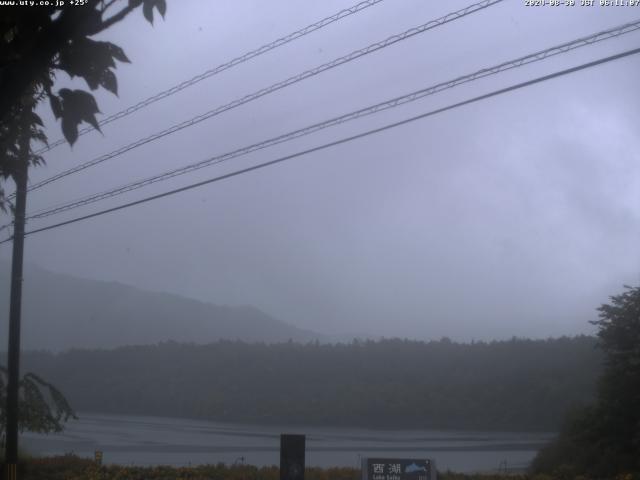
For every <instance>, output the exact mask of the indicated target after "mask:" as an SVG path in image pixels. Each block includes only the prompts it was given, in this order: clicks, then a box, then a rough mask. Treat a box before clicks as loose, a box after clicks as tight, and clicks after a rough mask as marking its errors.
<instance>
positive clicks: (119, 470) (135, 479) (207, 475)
mask: <svg viewBox="0 0 640 480" xmlns="http://www.w3.org/2000/svg"><path fill="white" fill-rule="evenodd" d="M18 478H20V479H21V480H41V479H47V480H177V479H181V480H182V479H185V480H186V479H189V480H279V478H280V477H279V469H278V468H277V467H261V468H258V467H253V466H249V465H243V466H226V465H224V464H217V465H202V466H194V467H170V466H158V467H135V466H120V465H107V466H98V465H96V464H95V463H94V462H93V461H92V460H90V459H85V458H80V457H77V456H74V455H64V456H59V457H47V458H31V459H28V460H26V461H25V462H24V463H23V464H22V465H21V472H20V474H19V476H18ZM438 478H439V479H440V480H505V478H506V479H510V480H570V479H571V480H574V479H575V480H581V479H582V480H586V479H584V477H578V478H575V477H573V476H569V475H566V474H565V475H563V474H562V472H558V474H557V475H555V476H547V475H534V476H532V475H510V474H471V475H467V474H460V473H451V472H441V473H439V475H438ZM305 480H360V470H358V469H355V468H326V469H323V468H309V469H307V470H306V472H305ZM615 480H640V475H622V476H619V477H616V478H615Z"/></svg>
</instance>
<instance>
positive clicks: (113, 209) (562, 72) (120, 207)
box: [0, 48, 640, 244]
mask: <svg viewBox="0 0 640 480" xmlns="http://www.w3.org/2000/svg"><path fill="white" fill-rule="evenodd" d="M638 53H640V48H635V49H632V50H627V51H625V52H622V53H618V54H615V55H610V56H608V57H604V58H600V59H598V60H594V61H591V62H588V63H583V64H581V65H578V66H576V67H571V68H567V69H564V70H560V71H558V72H554V73H551V74H548V75H544V76H541V77H537V78H534V79H532V80H527V81H525V82H521V83H517V84H515V85H511V86H509V87H505V88H501V89H499V90H494V91H492V92H490V93H486V94H484V95H479V96H477V97H473V98H471V99H468V100H464V101H462V102H458V103H454V104H451V105H448V106H446V107H442V108H438V109H435V110H431V111H429V112H426V113H423V114H420V115H416V116H414V117H410V118H407V119H405V120H401V121H399V122H395V123H391V124H387V125H385V126H383V127H379V128H374V129H371V130H367V131H366V132H362V133H359V134H357V135H352V136H350V137H345V138H342V139H340V140H335V141H333V142H329V143H325V144H323V145H319V146H317V147H313V148H309V149H307V150H303V151H300V152H296V153H293V154H291V155H286V156H284V157H280V158H277V159H275V160H271V161H268V162H264V163H260V164H258V165H253V166H251V167H247V168H243V169H241V170H237V171H235V172H231V173H227V174H225V175H220V176H217V177H214V178H210V179H208V180H203V181H201V182H197V183H192V184H190V185H187V186H184V187H180V188H176V189H174V190H170V191H167V192H164V193H160V194H157V195H152V196H150V197H146V198H142V199H140V200H136V201H133V202H129V203H125V204H123V205H118V206H116V207H111V208H107V209H105V210H101V211H98V212H95V213H91V214H88V215H83V216H81V217H76V218H72V219H70V220H66V221H64V222H59V223H56V224H53V225H48V226H46V227H42V228H38V229H35V230H30V231H29V232H25V235H33V234H35V233H39V232H44V231H47V230H52V229H55V228H60V227H63V226H65V225H70V224H73V223H77V222H80V221H83V220H88V219H90V218H95V217H99V216H102V215H105V214H107V213H111V212H116V211H118V210H123V209H126V208H130V207H133V206H136V205H140V204H143V203H147V202H151V201H154V200H159V199H161V198H164V197H168V196H170V195H175V194H177V193H181V192H185V191H187V190H192V189H194V188H198V187H202V186H204V185H208V184H211V183H214V182H219V181H221V180H225V179H228V178H232V177H236V176H238V175H242V174H245V173H249V172H252V171H255V170H259V169H263V168H266V167H269V166H272V165H276V164H278V163H282V162H285V161H287V160H291V159H294V158H298V157H301V156H303V155H308V154H310V153H314V152H318V151H321V150H325V149H327V148H330V147H335V146H337V145H342V144H344V143H348V142H351V141H353V140H357V139H360V138H364V137H368V136H370V135H374V134H377V133H381V132H384V131H387V130H390V129H393V128H397V127H399V126H402V125H406V124H408V123H411V122H415V121H417V120H421V119H424V118H427V117H431V116H434V115H437V114H440V113H444V112H447V111H450V110H453V109H456V108H459V107H462V106H465V105H469V104H472V103H476V102H479V101H482V100H487V99H489V98H492V97H496V96H498V95H503V94H505V93H508V92H512V91H515V90H519V89H522V88H525V87H529V86H531V85H535V84H537V83H542V82H545V81H548V80H551V79H554V78H558V77H562V76H565V75H569V74H571V73H575V72H578V71H581V70H586V69H588V68H593V67H595V66H598V65H602V64H604V63H608V62H612V61H614V60H619V59H621V58H625V57H628V56H631V55H636V54H638ZM9 241H11V237H9V238H7V239H5V240H3V241H1V242H0V244H3V243H6V242H9Z"/></svg>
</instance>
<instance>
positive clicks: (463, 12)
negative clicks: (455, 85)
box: [9, 0, 504, 198]
mask: <svg viewBox="0 0 640 480" xmlns="http://www.w3.org/2000/svg"><path fill="white" fill-rule="evenodd" d="M503 1H504V0H483V1H482V2H479V3H474V4H472V5H469V6H467V7H465V8H463V9H460V10H457V11H455V12H452V13H449V14H447V15H444V16H442V17H440V18H437V19H435V20H431V21H429V22H427V23H424V24H422V25H419V26H417V27H414V28H411V29H409V30H406V31H405V32H403V33H399V34H396V35H393V36H391V37H389V38H387V39H386V40H383V41H381V42H376V43H373V44H371V45H369V46H367V47H365V48H361V49H359V50H355V51H353V52H351V53H349V54H348V55H344V56H342V57H340V58H337V59H335V60H332V61H330V62H327V63H324V64H322V65H320V66H317V67H315V68H312V69H310V70H306V71H304V72H302V73H300V74H298V75H294V76H292V77H289V78H287V79H286V80H282V81H280V82H278V83H275V84H273V85H271V86H269V87H266V88H263V89H261V90H258V91H256V92H254V93H251V94H249V95H246V96H244V97H242V98H239V99H236V100H234V101H232V102H230V103H227V104H225V105H221V106H219V107H217V108H215V109H213V110H209V111H208V112H206V113H203V114H201V115H198V116H195V117H193V118H191V119H189V120H186V121H184V122H181V123H179V124H176V125H173V126H171V127H169V128H167V129H165V130H162V131H161V132H157V133H154V134H152V135H149V136H148V137H145V138H142V139H139V140H136V141H135V142H132V143H130V144H128V145H125V146H123V147H121V148H119V149H117V150H114V151H112V152H110V153H107V154H105V155H101V156H99V157H97V158H94V159H93V160H89V161H87V162H85V163H82V164H80V165H77V166H76V167H73V168H70V169H68V170H65V171H64V172H61V173H59V174H57V175H54V176H52V177H49V178H47V179H44V180H42V181H40V182H37V183H35V184H33V185H31V186H29V188H28V191H33V190H36V189H38V188H41V187H43V186H45V185H48V184H49V183H51V182H55V181H56V180H59V179H61V178H64V177H67V176H69V175H72V174H74V173H77V172H80V171H82V170H84V169H86V168H89V167H93V166H95V165H98V164H100V163H102V162H105V161H107V160H110V159H112V158H115V157H118V156H120V155H122V154H124V153H126V152H128V151H130V150H133V149H135V148H138V147H140V146H142V145H146V144H147V143H150V142H153V141H155V140H158V139H160V138H163V137H165V136H167V135H171V134H172V133H175V132H178V131H180V130H183V129H185V128H188V127H192V126H193V125H196V124H198V123H200V122H202V121H204V120H208V119H210V118H212V117H214V116H216V115H220V114H221V113H223V112H226V111H229V110H231V109H233V108H236V107H239V106H240V105H244V104H245V103H248V102H251V101H253V100H257V99H258V98H261V97H264V96H265V95H269V94H271V93H273V92H276V91H278V90H281V89H283V88H285V87H288V86H290V85H293V84H295V83H298V82H301V81H303V80H306V79H308V78H311V77H314V76H316V75H318V74H320V73H322V72H325V71H327V70H330V69H332V68H335V67H338V66H340V65H343V64H345V63H348V62H351V61H353V60H356V59H358V58H360V57H363V56H365V55H368V54H370V53H373V52H376V51H378V50H381V49H383V48H386V47H389V46H391V45H394V44H396V43H398V42H401V41H403V40H407V39H408V38H411V37H413V36H415V35H418V34H421V33H424V32H426V31H429V30H431V29H433V28H436V27H439V26H441V25H444V24H446V23H449V22H452V21H454V20H458V19H461V18H463V17H466V16H467V15H471V14H472V13H476V12H478V11H481V10H484V9H485V8H488V7H490V6H493V5H495V4H498V3H501V2H503ZM9 198H12V196H9Z"/></svg>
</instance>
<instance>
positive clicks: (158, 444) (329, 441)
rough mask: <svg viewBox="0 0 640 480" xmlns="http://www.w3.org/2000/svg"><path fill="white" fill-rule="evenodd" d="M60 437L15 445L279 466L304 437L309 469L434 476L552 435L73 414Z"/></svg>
mask: <svg viewBox="0 0 640 480" xmlns="http://www.w3.org/2000/svg"><path fill="white" fill-rule="evenodd" d="M78 416H79V417H80V419H79V420H77V421H76V420H74V421H70V422H69V423H68V424H67V428H66V430H65V431H64V433H60V434H51V435H36V434H32V433H25V434H23V435H22V437H21V445H22V446H23V447H25V448H26V449H27V450H28V451H30V452H33V453H40V454H44V455H60V454H64V453H69V452H73V453H75V454H76V455H80V456H83V457H93V454H94V451H95V450H102V451H103V452H104V462H105V463H117V464H124V465H131V464H134V465H159V464H164V465H167V464H168V465H176V466H182V465H189V464H191V465H197V464H205V463H218V462H223V463H227V464H231V463H234V462H242V461H243V460H242V459H244V463H247V464H251V465H258V466H262V465H277V464H278V463H279V458H280V457H279V447H280V434H281V433H302V434H306V435H307V458H306V463H307V466H321V467H329V466H346V467H357V466H359V465H360V458H361V457H367V456H370V457H372V456H375V457H387V456H389V457H417V458H432V459H435V461H436V465H437V468H438V469H439V470H447V469H450V470H455V471H460V472H473V471H496V470H498V469H499V468H500V467H502V468H504V465H505V462H506V466H507V468H508V469H522V468H526V466H527V465H528V464H529V462H531V460H532V459H533V457H534V455H535V453H536V451H537V450H538V449H539V448H540V447H541V446H542V445H543V444H544V443H545V442H547V441H548V440H549V439H551V438H552V436H553V435H552V434H541V433H499V432H498V433H496V432H466V431H465V432H463V431H450V430H448V431H440V430H384V431H381V430H367V429H357V428H339V427H300V426H296V427H287V426H281V427H279V426H256V425H238V424H229V423H214V422H206V421H200V420H186V419H176V418H159V417H140V416H126V415H104V414H89V413H85V414H79V415H78Z"/></svg>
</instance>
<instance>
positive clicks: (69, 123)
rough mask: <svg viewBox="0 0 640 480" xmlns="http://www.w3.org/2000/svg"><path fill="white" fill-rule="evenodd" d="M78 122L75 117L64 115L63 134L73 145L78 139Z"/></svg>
mask: <svg viewBox="0 0 640 480" xmlns="http://www.w3.org/2000/svg"><path fill="white" fill-rule="evenodd" d="M78 123H79V122H76V121H75V119H73V118H69V117H62V134H63V135H64V138H66V140H67V142H69V145H71V146H73V144H74V143H76V140H78Z"/></svg>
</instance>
